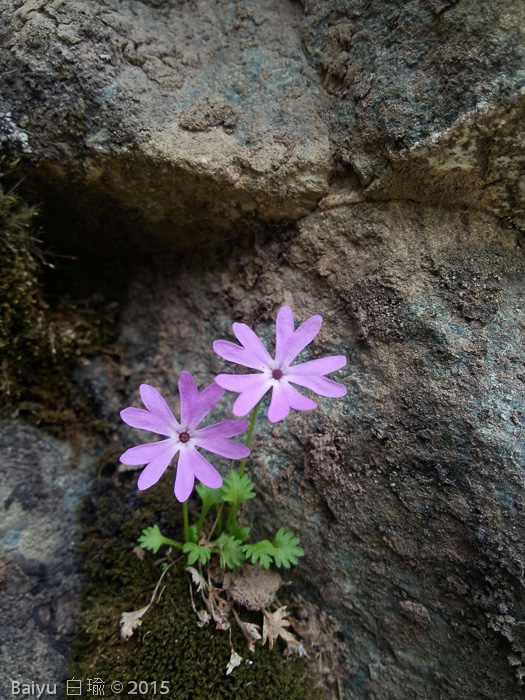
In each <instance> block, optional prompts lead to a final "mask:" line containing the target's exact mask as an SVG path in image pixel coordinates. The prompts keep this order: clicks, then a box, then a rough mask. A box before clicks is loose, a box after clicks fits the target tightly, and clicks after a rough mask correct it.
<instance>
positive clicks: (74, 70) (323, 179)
mask: <svg viewBox="0 0 525 700" xmlns="http://www.w3.org/2000/svg"><path fill="white" fill-rule="evenodd" d="M301 20H302V12H301V7H300V5H298V4H297V3H292V2H284V3H283V2H281V1H280V0H264V2H260V1H259V0H257V1H255V0H253V1H252V0H250V1H248V2H245V1H244V0H243V1H236V2H231V3H224V2H222V1H221V0H212V1H211V2H210V1H209V0H206V1H205V0H197V1H195V2H184V3H181V2H176V1H175V0H170V1H168V2H160V3H144V2H141V1H140V0H132V1H131V2H126V3H118V2H114V1H113V0H103V1H101V2H96V3H91V2H87V3H86V2H85V0H72V2H67V3H64V2H62V0H52V1H51V2H45V3H44V2H40V1H39V0H36V1H35V2H25V3H21V2H20V3H17V2H15V3H13V2H12V0H0V96H1V103H2V105H4V106H5V107H4V108H5V110H6V111H8V110H9V111H11V116H10V118H9V120H8V121H5V120H4V121H2V120H1V119H0V143H4V145H5V146H6V147H7V146H10V148H11V151H12V152H15V153H22V154H25V155H26V156H27V157H29V158H30V159H31V161H32V162H33V163H34V164H35V165H38V167H39V172H40V174H41V178H42V185H41V187H44V186H45V184H46V182H47V188H48V189H47V190H46V192H45V194H46V200H48V201H49V200H50V199H51V197H50V196H47V195H50V194H51V193H52V194H53V195H54V196H55V197H56V194H57V188H58V192H59V193H61V194H60V195H59V196H60V197H61V198H64V199H66V200H69V199H71V198H73V200H74V203H75V204H74V208H75V210H76V214H77V217H78V218H80V219H83V220H84V225H85V229H86V230H88V229H89V228H91V230H92V229H93V228H94V224H95V223H96V224H97V226H98V227H100V225H101V223H103V222H104V220H106V219H107V212H108V211H111V213H112V216H113V219H114V218H115V217H116V216H117V214H119V213H120V216H121V218H122V219H123V220H125V221H126V222H127V223H128V225H129V223H130V222H132V223H133V226H134V228H135V229H138V228H142V229H144V230H146V231H147V232H148V233H149V234H150V235H151V236H153V237H155V236H157V237H162V236H165V237H166V238H170V239H172V240H174V241H175V243H176V246H177V247H178V248H180V247H181V246H182V245H184V244H185V245H186V247H192V246H193V245H195V243H196V242H197V241H198V240H199V238H200V239H201V240H202V239H205V238H206V236H207V235H208V236H209V235H210V230H211V229H213V230H214V231H217V229H219V230H220V229H228V230H231V228H232V226H235V224H236V222H237V224H238V226H239V227H241V226H242V222H243V221H246V220H251V221H254V220H258V221H262V222H272V221H280V220H282V219H295V218H298V217H300V216H303V215H304V214H306V213H307V212H308V211H311V210H312V209H313V208H314V207H315V204H316V202H317V201H318V200H319V199H320V198H321V197H322V196H323V195H324V194H325V193H326V191H327V190H328V181H329V177H330V174H331V154H330V139H329V132H328V125H327V124H326V123H325V122H324V121H323V119H322V113H323V105H324V104H325V101H326V96H325V95H324V93H323V90H322V87H321V84H320V80H319V77H318V75H317V73H316V71H315V70H314V69H313V68H312V67H311V66H310V65H309V64H308V61H307V60H306V57H305V55H304V52H303V49H302V46H301ZM22 123H23V124H24V125H25V126H24V127H22V126H21V124H22ZM94 203H96V204H95V206H94ZM103 203H105V207H103V206H102V205H103ZM189 232H191V233H189ZM137 239H138V240H140V237H139V236H137Z"/></svg>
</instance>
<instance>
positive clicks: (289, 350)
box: [213, 306, 346, 423]
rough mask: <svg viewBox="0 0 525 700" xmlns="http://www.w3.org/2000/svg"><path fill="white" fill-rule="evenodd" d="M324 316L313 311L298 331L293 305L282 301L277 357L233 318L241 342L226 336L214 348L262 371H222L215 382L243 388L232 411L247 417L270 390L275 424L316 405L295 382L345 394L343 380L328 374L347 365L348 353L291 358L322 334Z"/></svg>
mask: <svg viewBox="0 0 525 700" xmlns="http://www.w3.org/2000/svg"><path fill="white" fill-rule="evenodd" d="M322 321H323V319H322V317H321V316H311V317H310V318H309V319H307V320H306V321H305V322H304V323H302V324H301V325H300V326H299V328H297V330H294V318H293V313H292V309H291V308H290V307H289V306H283V307H282V308H281V309H280V310H279V313H278V314H277V321H276V348H275V358H272V357H271V356H270V354H269V353H268V351H267V350H266V348H265V347H264V345H263V344H262V342H261V341H260V340H259V338H258V337H257V335H256V334H255V333H254V332H253V331H252V329H251V328H250V327H249V326H247V325H246V324H245V323H234V324H233V326H232V329H233V332H234V334H235V336H236V337H237V340H238V341H239V342H240V343H241V346H239V345H236V344H235V343H230V342H228V341H227V340H216V341H215V342H214V343H213V349H214V350H215V352H216V353H217V355H219V356H220V357H222V358H223V359H224V360H228V361H230V362H235V363H237V364H239V365H243V366H244V367H249V368H250V369H256V370H258V371H259V373H258V374H219V375H218V376H217V377H215V381H216V383H217V384H218V385H219V386H220V387H222V388H223V389H229V390H230V391H235V392H238V394H239V396H238V397H237V399H236V400H235V403H234V404H233V413H234V415H236V416H244V415H246V414H247V413H249V412H250V411H251V410H252V408H254V406H255V405H256V404H257V403H258V402H259V401H260V400H261V398H262V397H263V396H264V394H266V392H267V391H269V390H270V389H271V390H272V398H271V401H270V407H269V409H268V419H269V420H270V421H271V422H272V423H276V422H277V421H280V420H282V419H283V418H286V416H287V415H288V413H289V412H290V409H291V408H295V409H297V410H299V411H308V410H309V409H312V408H317V404H316V403H315V401H312V399H309V398H307V397H306V396H303V395H302V394H300V393H299V392H298V391H297V389H295V388H294V387H293V386H291V384H298V385H299V386H302V387H305V388H306V389H311V390H312V391H314V392H315V393H316V394H319V395H320V396H331V397H340V396H344V395H345V394H346V389H345V387H344V386H343V385H342V384H339V383H338V382H334V381H333V380H332V379H328V378H327V377H325V376H324V375H326V374H330V372H335V370H338V369H341V367H344V365H345V364H346V357H345V356H344V355H332V356H330V357H322V358H320V359H318V360H310V361H309V362H303V363H300V364H297V365H292V362H293V361H294V359H295V358H296V357H297V355H298V354H299V353H300V352H301V350H303V349H304V348H305V347H306V346H307V345H308V344H309V343H310V342H311V341H312V340H313V339H314V338H315V336H316V335H317V333H318V332H319V329H320V328H321V323H322Z"/></svg>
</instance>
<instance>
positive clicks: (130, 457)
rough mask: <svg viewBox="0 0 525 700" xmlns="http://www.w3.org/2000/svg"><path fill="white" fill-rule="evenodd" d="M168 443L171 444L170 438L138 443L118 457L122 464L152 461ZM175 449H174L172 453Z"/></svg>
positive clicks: (138, 463) (162, 451) (164, 449)
mask: <svg viewBox="0 0 525 700" xmlns="http://www.w3.org/2000/svg"><path fill="white" fill-rule="evenodd" d="M168 445H171V446H173V445H174V443H173V441H172V440H160V441H159V442H151V443H149V444H147V445H138V446H137V447H131V448H130V449H129V450H126V451H125V452H124V454H123V455H121V457H120V461H121V462H122V464H127V465H129V466H138V465H140V464H147V463H148V462H152V461H153V460H155V459H156V458H157V457H159V455H161V454H164V453H165V451H166V448H167V447H168ZM175 452H176V450H174V452H173V454H172V457H173V455H174V454H175Z"/></svg>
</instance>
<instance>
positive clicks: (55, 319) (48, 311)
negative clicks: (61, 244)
mask: <svg viewBox="0 0 525 700" xmlns="http://www.w3.org/2000/svg"><path fill="white" fill-rule="evenodd" d="M6 176H10V177H12V176H13V165H8V164H6V162H5V159H2V158H1V157H0V358H1V360H0V417H2V416H6V415H8V414H9V413H11V412H12V411H13V410H14V409H17V410H18V411H19V412H22V413H23V414H24V415H25V416H26V417H28V418H29V419H31V420H32V421H33V422H34V423H36V424H38V425H40V426H41V427H44V428H47V429H48V430H50V431H51V432H53V433H58V434H59V435H61V436H63V435H64V432H65V431H66V429H67V427H68V426H74V425H75V424H77V425H78V424H79V423H84V424H85V423H86V421H87V420H89V418H88V417H89V416H90V414H91V412H90V410H89V406H88V401H87V399H86V398H85V397H82V396H81V395H79V392H78V389H77V388H76V387H75V386H74V384H73V382H72V378H71V376H72V368H73V366H74V364H75V362H77V361H78V359H79V357H81V356H86V355H91V354H95V353H99V352H100V351H101V348H102V346H104V345H105V344H107V342H108V339H109V337H110V334H111V332H112V328H113V320H114V315H115V309H114V307H113V306H111V305H108V304H107V303H106V302H105V301H104V300H103V299H102V298H100V297H92V298H91V299H89V300H88V301H86V302H78V303H73V302H72V301H71V300H69V299H67V298H65V297H61V298H60V299H57V300H56V302H55V303H54V304H53V305H50V304H49V303H48V302H47V301H46V300H45V299H44V295H43V287H42V282H41V275H42V268H43V265H44V262H45V257H44V255H43V254H42V252H41V251H40V249H39V243H40V241H39V240H37V237H36V234H35V231H34V219H35V215H36V209H35V208H34V207H30V206H29V205H28V204H26V203H25V202H24V201H23V200H22V199H21V198H20V197H19V196H18V195H17V194H16V189H11V190H8V189H7V188H6V187H5V186H4V185H3V179H2V178H5V177H6Z"/></svg>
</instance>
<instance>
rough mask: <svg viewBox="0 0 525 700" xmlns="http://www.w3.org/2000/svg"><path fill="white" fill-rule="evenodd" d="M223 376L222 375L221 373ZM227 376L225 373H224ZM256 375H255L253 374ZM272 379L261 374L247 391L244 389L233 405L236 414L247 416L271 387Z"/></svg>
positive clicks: (233, 411)
mask: <svg viewBox="0 0 525 700" xmlns="http://www.w3.org/2000/svg"><path fill="white" fill-rule="evenodd" d="M219 376H221V375H219ZM222 376H225V375H222ZM252 376H255V375H252ZM271 387H272V381H271V380H270V379H266V378H265V377H263V376H262V375H261V377H260V378H258V381H257V382H253V384H252V385H250V387H249V388H247V389H246V391H243V392H241V393H240V394H239V396H238V397H237V398H236V400H235V403H234V404H233V407H232V413H233V415H234V416H245V415H246V414H247V413H249V412H250V411H251V410H252V408H253V407H254V406H255V405H256V404H258V403H259V401H260V400H261V399H262V397H263V396H264V395H265V394H266V392H267V391H268V390H269V389H271Z"/></svg>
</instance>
